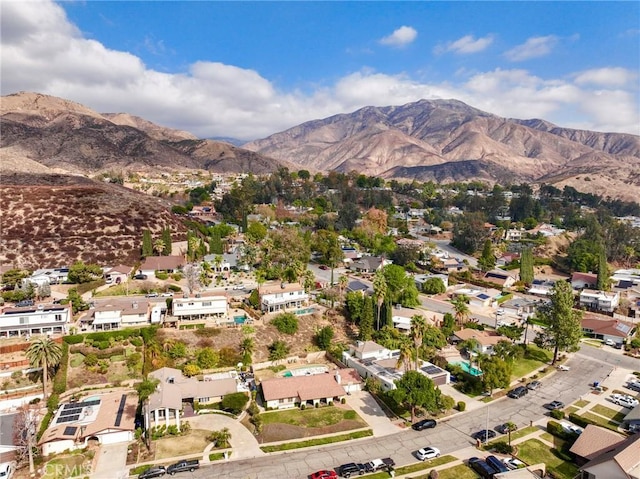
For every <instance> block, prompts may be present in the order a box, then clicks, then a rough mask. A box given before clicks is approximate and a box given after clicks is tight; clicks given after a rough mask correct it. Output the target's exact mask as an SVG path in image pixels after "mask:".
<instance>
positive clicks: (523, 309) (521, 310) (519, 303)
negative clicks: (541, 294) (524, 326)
mask: <svg viewBox="0 0 640 479" xmlns="http://www.w3.org/2000/svg"><path fill="white" fill-rule="evenodd" d="M542 302H544V301H543V300H537V301H534V300H532V299H528V298H521V297H518V296H516V297H513V298H512V299H509V300H507V301H505V302H504V303H502V304H501V305H500V307H501V308H502V309H503V310H504V312H505V313H507V314H512V315H514V316H519V317H525V316H528V315H530V314H533V313H535V312H536V308H537V307H538V305H539V304H540V303H542Z"/></svg>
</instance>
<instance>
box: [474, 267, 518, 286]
mask: <svg viewBox="0 0 640 479" xmlns="http://www.w3.org/2000/svg"><path fill="white" fill-rule="evenodd" d="M482 279H484V280H485V281H488V282H490V283H494V284H497V285H498V286H500V287H502V288H510V287H511V286H513V285H514V284H515V282H516V281H518V280H519V279H520V273H519V272H518V270H511V271H504V270H501V269H492V270H491V271H487V272H486V273H485V274H484V277H483V278H482Z"/></svg>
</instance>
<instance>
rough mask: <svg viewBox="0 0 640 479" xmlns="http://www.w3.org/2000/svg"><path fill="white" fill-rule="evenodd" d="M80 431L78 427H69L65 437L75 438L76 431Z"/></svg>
mask: <svg viewBox="0 0 640 479" xmlns="http://www.w3.org/2000/svg"><path fill="white" fill-rule="evenodd" d="M77 430H78V428H77V427H76V426H67V427H65V428H64V435H65V436H73V435H74V434H75V433H76V431H77Z"/></svg>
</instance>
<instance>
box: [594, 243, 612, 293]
mask: <svg viewBox="0 0 640 479" xmlns="http://www.w3.org/2000/svg"><path fill="white" fill-rule="evenodd" d="M609 286H610V284H609V266H608V265H607V256H606V255H605V253H604V248H601V249H600V254H599V255H598V283H597V288H598V289H599V290H600V291H608V290H609Z"/></svg>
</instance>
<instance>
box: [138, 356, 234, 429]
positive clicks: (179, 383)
mask: <svg viewBox="0 0 640 479" xmlns="http://www.w3.org/2000/svg"><path fill="white" fill-rule="evenodd" d="M149 377H150V378H151V379H157V380H158V385H157V386H156V390H155V391H154V392H153V393H151V395H150V396H149V398H148V399H147V400H146V401H145V404H144V405H143V407H142V413H143V416H144V425H145V429H147V430H148V429H150V428H151V427H154V426H160V425H162V424H164V425H165V426H167V427H168V426H170V425H172V424H173V425H175V426H177V427H178V430H179V429H180V414H181V412H182V410H183V408H184V409H188V410H189V412H190V413H191V412H192V411H193V405H194V403H195V402H198V403H203V404H208V403H214V402H220V401H222V398H223V397H224V396H226V395H227V394H231V393H235V392H238V383H237V380H236V379H235V377H233V376H232V375H229V377H227V378H222V379H216V380H210V381H207V380H205V381H198V380H197V379H196V378H188V377H186V376H185V375H183V374H182V371H180V370H179V369H173V368H161V369H158V370H156V371H153V372H151V373H149Z"/></svg>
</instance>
